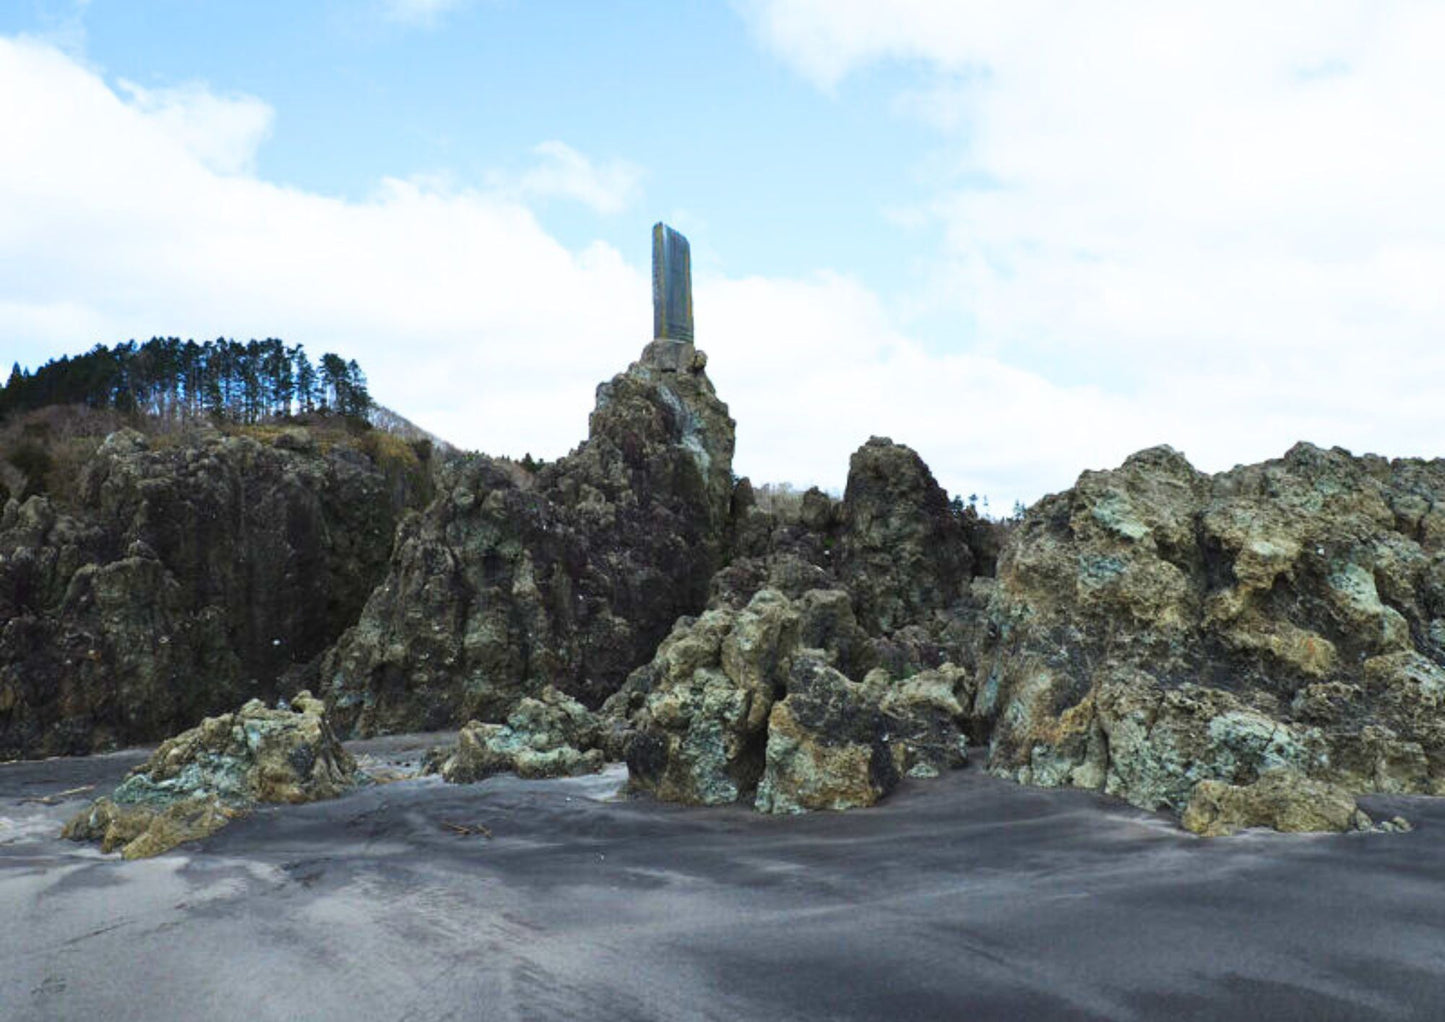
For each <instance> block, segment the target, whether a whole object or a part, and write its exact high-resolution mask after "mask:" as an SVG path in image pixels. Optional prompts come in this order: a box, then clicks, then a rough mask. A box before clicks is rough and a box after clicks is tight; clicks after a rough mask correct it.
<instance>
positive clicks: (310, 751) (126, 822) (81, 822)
mask: <svg viewBox="0 0 1445 1022" xmlns="http://www.w3.org/2000/svg"><path fill="white" fill-rule="evenodd" d="M356 781H357V772H356V762H355V761H354V760H353V759H352V758H351V755H350V753H348V752H347V751H346V750H345V749H343V748H342V747H341V743H340V742H339V741H337V740H336V735H335V734H334V733H333V732H332V730H331V726H330V724H329V723H328V722H327V720H326V717H325V706H324V705H323V704H322V702H321V700H319V699H314V698H312V696H311V694H310V693H309V692H301V693H299V694H298V695H297V696H296V698H295V700H294V701H293V702H292V704H291V705H290V707H277V708H276V709H274V710H272V709H268V708H267V707H266V705H265V704H264V703H262V702H261V701H260V700H252V701H251V702H249V703H247V704H246V705H245V706H243V707H241V709H240V710H238V711H237V712H235V713H228V714H224V715H222V716H219V717H210V718H207V719H206V720H204V721H202V722H201V724H200V725H199V726H198V727H195V728H192V729H191V730H189V731H186V732H184V733H182V734H179V735H177V736H176V737H174V738H172V739H170V740H168V741H166V742H164V743H163V744H162V745H161V746H160V747H159V748H158V749H156V751H155V753H154V754H153V755H152V756H151V758H150V759H148V760H147V761H146V762H145V763H144V764H142V765H141V766H139V767H136V768H135V769H134V770H132V771H131V772H130V775H129V776H128V777H126V779H125V780H124V781H123V782H121V784H120V786H119V787H118V788H116V789H115V791H114V792H113V793H112V794H111V795H110V796H109V797H108V798H101V799H97V800H96V801H95V802H94V803H92V804H91V805H90V806H89V807H88V808H86V809H84V810H82V811H81V812H80V813H79V814H78V815H76V816H75V817H74V818H73V819H71V820H70V822H69V823H67V824H66V825H65V830H64V836H65V837H67V838H70V839H71V840H72V841H98V842H100V845H101V850H102V851H105V852H110V851H114V850H116V849H120V852H121V854H122V855H123V856H124V857H125V858H127V859H141V858H146V857H148V856H152V855H159V854H160V853H161V852H164V851H168V850H169V849H171V848H174V847H175V846H176V845H178V844H181V843H183V842H185V841H195V840H197V839H199V838H203V837H206V836H208V835H210V834H214V833H215V832H216V831H217V830H219V829H220V828H221V827H224V826H225V825H226V824H227V823H228V822H230V821H231V820H232V819H234V818H235V817H237V816H239V815H242V814H244V813H246V812H247V811H249V810H250V809H251V808H253V807H254V806H255V805H257V804H258V803H262V802H282V803H293V804H294V803H299V802H314V801H316V800H318V799H325V798H335V797H336V796H338V795H340V794H342V793H344V792H345V791H347V790H348V789H350V788H351V787H352V786H353V785H354V784H355V783H356Z"/></svg>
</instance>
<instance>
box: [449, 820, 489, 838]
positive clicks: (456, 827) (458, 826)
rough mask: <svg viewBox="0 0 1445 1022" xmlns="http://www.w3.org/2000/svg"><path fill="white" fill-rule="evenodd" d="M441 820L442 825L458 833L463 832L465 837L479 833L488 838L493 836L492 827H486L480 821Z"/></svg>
mask: <svg viewBox="0 0 1445 1022" xmlns="http://www.w3.org/2000/svg"><path fill="white" fill-rule="evenodd" d="M440 822H441V825H442V826H443V827H445V828H446V829H447V830H450V831H453V832H454V833H457V834H461V835H463V836H465V837H473V836H475V835H478V834H480V835H481V836H482V837H486V838H489V837H491V836H492V831H491V828H490V827H484V826H482V825H481V824H480V823H453V822H452V821H450V820H442V821H440Z"/></svg>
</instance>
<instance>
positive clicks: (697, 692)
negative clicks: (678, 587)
mask: <svg viewBox="0 0 1445 1022" xmlns="http://www.w3.org/2000/svg"><path fill="white" fill-rule="evenodd" d="M856 634H857V625H856V623H854V622H853V621H852V611H851V604H850V603H849V601H848V599H847V594H846V593H845V592H842V591H839V590H810V591H809V592H807V593H804V594H803V595H802V596H801V597H800V598H798V599H796V600H793V599H789V598H788V597H787V596H785V595H784V594H783V593H781V592H778V591H777V590H773V589H763V590H760V591H759V592H757V593H756V594H755V595H754V596H753V598H752V599H751V600H750V601H749V602H748V604H747V605H746V606H744V607H742V608H740V609H733V608H728V607H722V608H714V609H712V610H709V611H707V612H705V613H704V614H702V615H701V616H700V617H698V618H696V619H693V618H685V619H683V620H682V621H680V622H678V625H677V627H676V628H675V629H674V630H673V632H672V634H671V635H669V636H668V638H667V639H666V640H664V642H663V643H662V645H661V646H659V648H658V651H657V655H656V657H654V658H653V660H652V662H651V663H649V664H646V665H645V666H643V667H641V668H639V669H638V670H637V671H635V672H634V673H633V674H632V676H631V677H630V678H629V679H628V681H627V684H626V686H624V687H623V689H622V690H621V691H619V692H618V693H617V694H616V695H615V696H614V697H613V698H612V699H610V700H609V701H608V703H607V705H606V706H605V707H604V708H603V715H604V716H605V717H608V718H610V719H612V720H613V721H614V722H620V723H619V724H616V725H614V726H615V727H616V731H615V732H614V735H620V736H621V737H620V738H617V737H614V742H616V746H615V747H616V748H620V749H622V750H624V751H625V755H626V759H627V765H628V771H629V775H630V777H631V779H632V783H633V785H634V787H636V788H639V789H641V790H645V791H649V792H651V793H653V794H654V795H655V796H656V797H658V798H661V799H664V800H667V801H674V802H685V803H690V804H694V805H719V804H727V803H732V802H738V801H743V802H750V803H752V804H754V805H756V807H757V808H758V809H760V810H762V811H765V812H799V811H803V810H809V809H846V808H853V807H857V806H865V805H872V804H873V803H874V802H876V801H877V800H878V799H879V798H881V797H882V796H883V795H885V794H886V793H887V792H888V791H890V790H891V789H892V788H893V786H894V785H895V784H896V783H897V781H898V778H899V776H900V774H901V773H905V772H913V773H914V774H915V776H918V775H927V774H928V773H929V772H930V770H931V771H932V772H934V773H936V772H937V771H938V770H940V769H947V768H950V767H955V766H961V765H962V764H963V763H964V761H965V755H966V748H965V744H964V740H963V737H962V726H963V719H964V716H965V709H964V707H965V705H966V704H967V703H968V702H969V701H970V699H969V695H970V690H969V686H968V674H967V672H965V671H963V670H961V669H959V668H956V667H954V666H953V665H945V666H944V667H943V668H941V669H939V670H935V671H930V672H924V673H922V674H920V675H917V676H915V677H913V678H911V679H908V680H906V681H904V682H902V683H897V684H895V683H894V681H893V679H892V677H891V676H890V675H889V674H888V673H887V671H885V670H881V669H875V670H874V671H872V672H870V673H869V675H868V677H867V679H866V680H865V681H862V682H859V681H853V680H850V679H849V678H848V677H847V676H846V675H844V674H843V673H842V672H841V671H840V670H839V669H838V668H837V666H836V665H837V664H839V663H841V662H843V661H844V660H845V659H846V653H847V651H848V650H849V649H851V648H852V646H853V643H854V642H855V641H856ZM805 643H808V644H805Z"/></svg>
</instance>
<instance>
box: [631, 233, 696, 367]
mask: <svg viewBox="0 0 1445 1022" xmlns="http://www.w3.org/2000/svg"><path fill="white" fill-rule="evenodd" d="M697 357H698V355H697V352H696V350H695V349H694V348H693V346H692V257H691V254H690V252H689V250H688V245H687V239H686V238H684V237H683V236H682V235H681V234H679V233H678V232H677V231H674V230H673V229H672V228H671V227H669V226H667V225H666V224H664V223H662V222H660V221H659V222H658V223H655V224H653V225H652V343H651V344H649V345H648V346H647V348H646V350H645V351H643V353H642V360H643V362H645V363H647V364H648V365H650V366H653V367H655V368H657V369H662V370H664V371H668V372H681V371H683V370H686V369H692V368H693V363H694V360H695V359H697Z"/></svg>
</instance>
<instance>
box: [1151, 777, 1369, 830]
mask: <svg viewBox="0 0 1445 1022" xmlns="http://www.w3.org/2000/svg"><path fill="white" fill-rule="evenodd" d="M1180 822H1181V823H1183V825H1184V829H1185V830H1189V831H1193V832H1194V833H1195V834H1199V835H1200V836H1202V837H1222V836H1224V835H1228V834H1233V833H1235V832H1236V831H1239V830H1244V829H1245V828H1247V827H1268V828H1270V829H1271V830H1278V831H1284V832H1286V833H1300V832H1309V831H1345V830H1367V829H1369V827H1370V824H1371V820H1370V818H1369V816H1367V815H1366V814H1365V813H1364V812H1363V811H1362V810H1360V809H1359V808H1358V807H1357V806H1356V805H1355V799H1354V796H1352V795H1351V794H1350V793H1349V792H1347V791H1345V790H1344V789H1343V788H1341V787H1339V786H1338V785H1335V784H1330V783H1328V782H1327V781H1317V780H1312V779H1311V778H1309V777H1305V776H1304V775H1302V774H1300V773H1297V772H1296V771H1293V770H1290V769H1288V768H1286V767H1278V768H1275V769H1272V770H1266V771H1264V772H1263V773H1261V774H1260V775H1259V777H1258V778H1257V779H1255V780H1254V781H1251V782H1250V783H1249V784H1226V783H1224V782H1223V781H1200V782H1199V783H1198V784H1196V785H1195V786H1194V789H1193V791H1191V792H1190V795H1189V804H1188V805H1186V806H1185V807H1184V812H1183V814H1181V817H1180Z"/></svg>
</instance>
